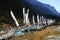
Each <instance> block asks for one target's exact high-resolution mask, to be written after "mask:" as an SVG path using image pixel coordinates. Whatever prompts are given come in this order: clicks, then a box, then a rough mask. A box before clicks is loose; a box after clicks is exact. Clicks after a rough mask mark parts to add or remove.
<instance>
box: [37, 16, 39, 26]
mask: <svg viewBox="0 0 60 40" xmlns="http://www.w3.org/2000/svg"><path fill="white" fill-rule="evenodd" d="M37 23H38V26H39V15H37Z"/></svg>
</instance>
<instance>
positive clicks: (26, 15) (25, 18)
mask: <svg viewBox="0 0 60 40" xmlns="http://www.w3.org/2000/svg"><path fill="white" fill-rule="evenodd" d="M28 14H29V9H27V13H25V8H23V19H24V21H23V23H24V24H26V25H29V24H30V22H29V18H28Z"/></svg>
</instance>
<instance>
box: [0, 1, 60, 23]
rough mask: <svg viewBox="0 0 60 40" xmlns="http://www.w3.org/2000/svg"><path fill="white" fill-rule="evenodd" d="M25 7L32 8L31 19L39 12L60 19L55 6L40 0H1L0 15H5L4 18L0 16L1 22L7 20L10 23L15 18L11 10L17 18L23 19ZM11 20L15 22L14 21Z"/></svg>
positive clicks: (47, 16) (41, 14)
mask: <svg viewBox="0 0 60 40" xmlns="http://www.w3.org/2000/svg"><path fill="white" fill-rule="evenodd" d="M23 7H25V8H26V9H28V8H29V9H30V12H29V13H30V14H29V18H30V20H32V19H31V18H32V15H35V16H36V15H37V14H38V15H40V16H44V17H46V18H51V19H56V21H59V20H60V19H59V18H60V14H59V13H58V12H57V11H56V10H55V8H54V7H52V6H50V5H48V4H43V3H41V2H38V1H37V0H0V16H3V17H4V18H3V20H2V17H0V18H1V19H0V22H5V20H7V21H8V22H7V23H10V21H11V20H13V19H12V18H11V15H10V10H12V11H13V13H14V14H15V17H16V18H17V19H19V20H20V19H23V18H22V17H23V13H22V9H23ZM8 18H9V19H8ZM11 22H12V23H14V22H13V21H11Z"/></svg>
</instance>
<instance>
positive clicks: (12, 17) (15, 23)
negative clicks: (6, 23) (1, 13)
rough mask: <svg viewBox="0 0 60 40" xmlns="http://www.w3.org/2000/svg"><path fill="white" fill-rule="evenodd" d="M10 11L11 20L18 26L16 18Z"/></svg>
mask: <svg viewBox="0 0 60 40" xmlns="http://www.w3.org/2000/svg"><path fill="white" fill-rule="evenodd" d="M10 13H11V16H12V18H13V20H14V21H15V24H16V26H19V23H18V21H17V19H16V18H15V16H14V14H13V12H12V11H10Z"/></svg>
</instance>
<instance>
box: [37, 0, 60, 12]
mask: <svg viewBox="0 0 60 40" xmlns="http://www.w3.org/2000/svg"><path fill="white" fill-rule="evenodd" d="M37 1H40V2H42V3H45V4H49V5H51V6H54V7H55V9H56V10H57V11H58V12H59V13H60V0H37Z"/></svg>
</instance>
